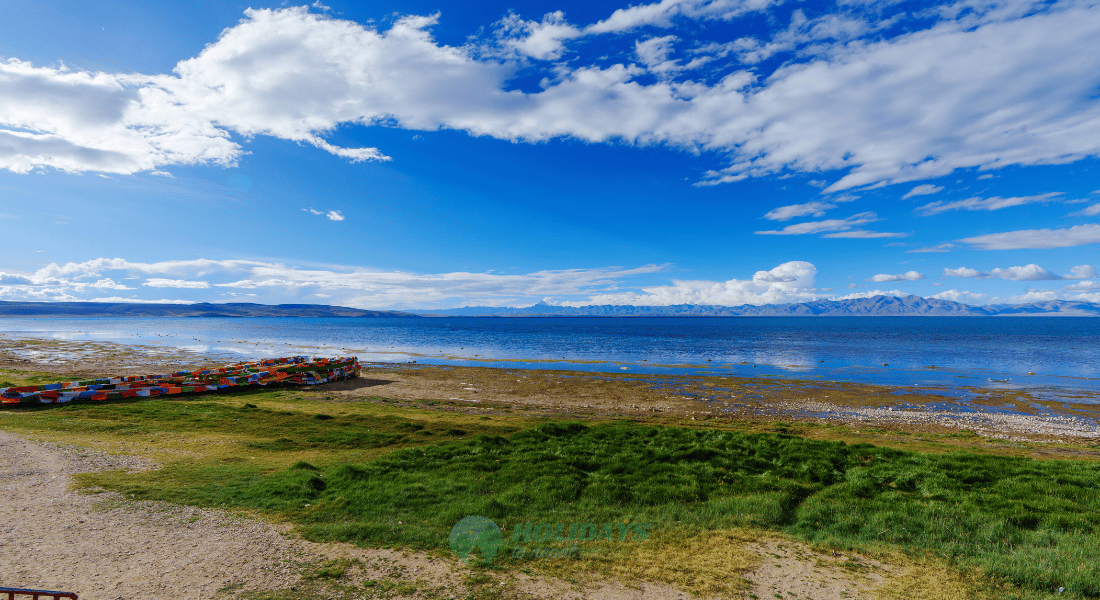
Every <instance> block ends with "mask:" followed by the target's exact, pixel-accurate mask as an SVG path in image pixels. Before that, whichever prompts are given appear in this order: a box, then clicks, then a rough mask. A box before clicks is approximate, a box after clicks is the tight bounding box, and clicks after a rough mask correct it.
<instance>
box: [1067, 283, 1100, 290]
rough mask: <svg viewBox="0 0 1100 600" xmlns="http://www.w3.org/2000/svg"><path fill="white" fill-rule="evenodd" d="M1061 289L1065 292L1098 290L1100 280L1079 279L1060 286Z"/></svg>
mask: <svg viewBox="0 0 1100 600" xmlns="http://www.w3.org/2000/svg"><path fill="white" fill-rule="evenodd" d="M1062 290H1063V291H1066V292H1100V281H1079V282H1077V283H1074V284H1071V285H1065V286H1062Z"/></svg>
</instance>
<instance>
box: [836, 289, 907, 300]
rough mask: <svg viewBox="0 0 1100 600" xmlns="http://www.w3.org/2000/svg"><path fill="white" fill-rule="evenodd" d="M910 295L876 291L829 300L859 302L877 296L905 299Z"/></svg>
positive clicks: (892, 291)
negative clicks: (861, 299)
mask: <svg viewBox="0 0 1100 600" xmlns="http://www.w3.org/2000/svg"><path fill="white" fill-rule="evenodd" d="M909 295H910V294H909V293H907V292H903V291H901V290H890V291H883V290H874V291H870V292H853V293H851V294H846V295H844V296H836V297H834V298H829V300H858V299H860V298H874V297H875V296H893V297H895V298H904V297H905V296H909Z"/></svg>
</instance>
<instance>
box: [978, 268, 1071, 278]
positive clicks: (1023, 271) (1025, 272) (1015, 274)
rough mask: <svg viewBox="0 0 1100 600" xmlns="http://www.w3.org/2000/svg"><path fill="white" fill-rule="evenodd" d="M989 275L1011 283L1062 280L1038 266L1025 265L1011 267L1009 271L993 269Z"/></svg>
mask: <svg viewBox="0 0 1100 600" xmlns="http://www.w3.org/2000/svg"><path fill="white" fill-rule="evenodd" d="M989 273H990V275H993V276H994V277H1000V278H1001V279H1007V280H1009V281H1048V280H1051V279H1061V277H1060V276H1058V275H1055V274H1054V273H1051V272H1050V271H1048V270H1046V269H1044V268H1042V267H1040V266H1039V265H1036V264H1030V265H1024V266H1022V267H1009V268H1007V269H993V270H992V271H990V272H989Z"/></svg>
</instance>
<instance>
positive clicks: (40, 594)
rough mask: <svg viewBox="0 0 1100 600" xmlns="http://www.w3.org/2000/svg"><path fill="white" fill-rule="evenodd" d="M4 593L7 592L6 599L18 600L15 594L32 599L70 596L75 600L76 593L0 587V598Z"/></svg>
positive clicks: (57, 599) (55, 599)
mask: <svg viewBox="0 0 1100 600" xmlns="http://www.w3.org/2000/svg"><path fill="white" fill-rule="evenodd" d="M4 594H7V596H8V597H7V599H6V600H19V599H17V598H16V596H20V597H23V596H30V597H31V598H33V599H34V600H38V599H39V598H52V599H53V600H60V599H61V598H71V599H72V600H77V598H76V594H75V593H73V592H54V591H50V590H24V589H21V588H6V587H0V598H3V596H4Z"/></svg>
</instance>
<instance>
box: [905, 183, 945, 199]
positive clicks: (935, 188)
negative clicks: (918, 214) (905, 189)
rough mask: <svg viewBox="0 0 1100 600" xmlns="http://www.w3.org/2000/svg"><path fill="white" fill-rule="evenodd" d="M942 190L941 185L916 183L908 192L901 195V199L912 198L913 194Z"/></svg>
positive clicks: (920, 194)
mask: <svg viewBox="0 0 1100 600" xmlns="http://www.w3.org/2000/svg"><path fill="white" fill-rule="evenodd" d="M942 190H943V186H942V185H931V184H924V185H918V186H917V187H915V188H913V189H911V190H909V193H907V194H905V195H904V196H902V197H901V199H902V200H907V199H909V198H912V197H913V196H927V195H928V194H935V193H936V192H939V191H942Z"/></svg>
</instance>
